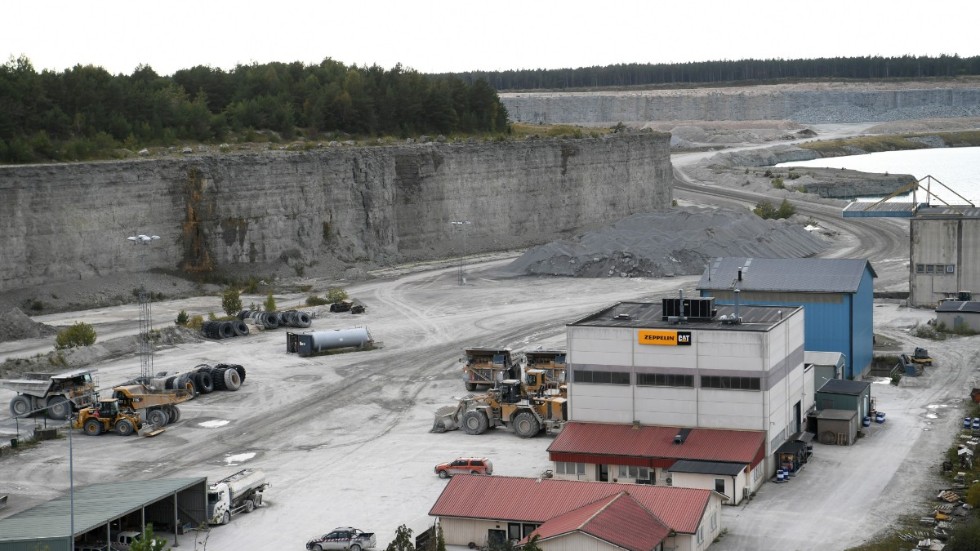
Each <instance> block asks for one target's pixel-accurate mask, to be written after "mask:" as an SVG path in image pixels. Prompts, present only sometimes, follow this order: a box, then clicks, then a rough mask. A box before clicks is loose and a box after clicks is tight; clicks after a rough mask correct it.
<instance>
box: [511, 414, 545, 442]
mask: <svg viewBox="0 0 980 551" xmlns="http://www.w3.org/2000/svg"><path fill="white" fill-rule="evenodd" d="M539 432H541V423H539V422H538V420H537V418H536V417H534V414H532V413H531V412H530V411H522V412H520V413H518V414H517V415H516V416H515V417H514V433H515V434H517V436H520V437H521V438H531V437H532V436H535V435H536V434H538V433H539Z"/></svg>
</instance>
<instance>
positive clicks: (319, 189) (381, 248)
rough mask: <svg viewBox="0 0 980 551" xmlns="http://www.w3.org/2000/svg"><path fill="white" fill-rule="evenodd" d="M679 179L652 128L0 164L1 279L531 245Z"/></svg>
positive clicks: (1, 283) (641, 204) (374, 259)
mask: <svg viewBox="0 0 980 551" xmlns="http://www.w3.org/2000/svg"><path fill="white" fill-rule="evenodd" d="M671 179H672V170H671V164H670V156H669V136H668V135H667V134H661V133H652V132H642V133H626V134H617V135H612V136H607V137H603V138H584V139H568V140H527V141H520V142H498V143H453V144H438V143H432V144H414V145H403V146H377V147H347V146H344V147H331V148H324V149H318V150H310V151H305V152H288V151H276V152H266V153H255V154H229V153H224V154H206V155H194V156H186V157H182V158H173V159H141V160H133V161H118V162H98V163H81V164H56V165H29V166H6V167H0V251H2V257H3V262H2V263H0V291H3V290H9V289H17V288H23V287H29V286H31V285H36V284H40V283H51V282H58V281H66V280H78V279H86V278H92V277H98V276H104V275H106V274H111V273H114V272H133V271H144V270H149V269H158V270H166V271H175V270H179V271H181V272H185V273H201V272H211V271H215V270H217V271H224V272H229V271H230V272H235V271H240V272H242V273H246V274H259V275H262V274H264V273H268V272H264V270H269V269H272V268H276V267H279V268H282V267H283V266H288V267H289V268H290V269H292V271H294V272H295V273H297V274H299V273H303V272H306V273H308V274H312V273H317V271H318V270H320V269H326V268H337V267H341V268H342V267H343V266H344V265H354V264H360V263H365V262H367V263H374V264H387V263H393V262H404V261H413V260H425V259H434V258H440V257H445V256H448V255H451V254H457V253H458V251H459V250H460V249H462V248H463V243H464V236H463V232H465V234H466V235H465V247H466V253H468V254H472V253H475V252H485V251H490V250H506V249H512V248H520V247H526V246H530V245H534V244H540V243H545V242H547V241H550V240H553V239H556V238H559V237H564V236H568V235H570V234H574V233H577V232H580V231H582V230H585V229H591V228H595V227H599V226H601V225H603V224H606V223H608V222H610V221H612V220H618V219H620V218H622V217H624V216H627V215H630V214H634V213H638V212H647V211H650V210H654V209H658V208H663V207H665V206H668V205H669V204H670V201H671V192H670V186H669V184H670V181H671ZM464 220H466V221H469V222H470V223H469V224H467V225H454V224H451V222H452V221H464ZM140 233H144V234H155V235H159V236H160V237H161V239H160V240H159V241H156V242H153V243H152V244H151V245H149V246H145V247H143V246H139V245H134V244H133V243H132V242H130V241H127V240H126V237H127V236H131V235H136V234H140Z"/></svg>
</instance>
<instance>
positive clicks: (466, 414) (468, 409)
mask: <svg viewBox="0 0 980 551" xmlns="http://www.w3.org/2000/svg"><path fill="white" fill-rule="evenodd" d="M547 387H548V382H547V380H546V374H545V372H544V370H541V369H529V370H528V371H527V375H526V376H525V381H524V382H522V381H520V380H517V379H505V380H503V381H501V382H500V383H498V384H497V385H496V386H494V387H493V388H492V389H490V390H489V391H488V392H487V393H486V394H476V395H469V396H466V397H465V398H463V399H461V400H460V401H459V403H458V404H456V405H455V406H445V407H443V408H440V409H439V410H438V411H437V412H436V418H435V421H434V423H433V425H432V431H431V432H446V431H450V430H456V429H463V432H465V433H467V434H483V433H484V432H486V431H487V430H489V429H492V428H496V427H510V428H511V429H512V430H513V431H514V434H516V435H518V436H520V437H521V438H531V437H533V436H537V435H538V434H540V433H542V432H549V431H550V432H558V431H560V430H561V429H562V428H563V427H564V426H565V422H566V421H567V420H568V399H567V395H566V394H565V391H564V388H563V387H562V388H558V389H548V388H547Z"/></svg>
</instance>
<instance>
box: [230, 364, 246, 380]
mask: <svg viewBox="0 0 980 551" xmlns="http://www.w3.org/2000/svg"><path fill="white" fill-rule="evenodd" d="M232 367H234V368H235V371H237V372H238V378H239V379H241V380H242V383H244V382H245V368H244V367H242V366H240V365H238V364H235V365H233V366H232Z"/></svg>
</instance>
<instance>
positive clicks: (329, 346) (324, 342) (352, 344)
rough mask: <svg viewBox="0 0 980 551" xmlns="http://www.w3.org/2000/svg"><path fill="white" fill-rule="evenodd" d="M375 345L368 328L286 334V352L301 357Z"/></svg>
mask: <svg viewBox="0 0 980 551" xmlns="http://www.w3.org/2000/svg"><path fill="white" fill-rule="evenodd" d="M373 344H374V339H372V338H371V333H369V332H368V330H367V327H352V328H350V329H333V330H329V331H309V332H306V333H286V351H287V352H293V353H296V354H298V355H299V356H301V357H306V356H313V355H315V354H322V353H324V352H328V351H331V350H340V349H343V348H357V349H361V350H364V349H369V348H371V346H372V345H373Z"/></svg>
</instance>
